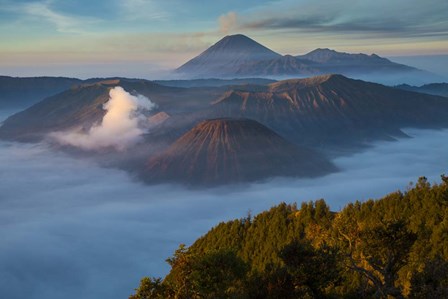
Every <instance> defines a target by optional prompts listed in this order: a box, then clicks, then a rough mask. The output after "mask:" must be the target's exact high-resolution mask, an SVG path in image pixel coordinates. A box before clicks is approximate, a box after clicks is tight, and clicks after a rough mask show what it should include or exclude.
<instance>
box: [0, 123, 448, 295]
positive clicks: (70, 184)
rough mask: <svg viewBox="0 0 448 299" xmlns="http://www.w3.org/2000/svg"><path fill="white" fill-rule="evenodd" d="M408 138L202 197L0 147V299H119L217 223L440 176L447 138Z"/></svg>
mask: <svg viewBox="0 0 448 299" xmlns="http://www.w3.org/2000/svg"><path fill="white" fill-rule="evenodd" d="M406 132H407V133H408V134H409V135H410V136H412V137H413V138H409V139H402V140H400V141H397V142H381V143H376V144H375V145H374V146H373V147H372V148H370V149H368V150H367V151H365V152H363V153H358V154H355V155H352V156H347V157H341V158H338V159H337V160H336V161H335V163H336V165H337V166H338V167H339V168H340V169H341V171H340V172H338V173H334V174H331V175H328V176H325V177H321V178H317V179H313V180H310V179H301V180H298V179H277V180H273V181H270V182H266V183H262V184H251V185H248V186H245V187H238V188H234V187H232V188H221V189H215V190H208V191H192V190H185V189H183V188H181V187H179V186H172V185H163V186H145V185H143V184H141V183H139V182H136V181H133V180H132V179H131V178H130V177H129V176H128V175H127V174H126V173H125V172H123V171H120V170H116V169H105V168H101V167H99V166H97V165H95V163H93V162H92V161H88V160H77V159H74V158H72V157H70V156H67V155H66V154H63V153H55V152H52V151H51V150H50V149H49V148H47V147H46V146H45V145H43V144H38V145H35V144H34V145H33V144H19V143H7V142H0V165H1V168H0V240H1V241H0V294H1V297H2V298H9V299H14V298H28V299H34V298H46V299H53V298H54V299H56V298H57V299H59V298H64V299H71V298H73V299H75V298H76V299H79V298H84V299H89V298H90V299H98V298H108V299H122V298H127V296H128V295H130V294H131V293H132V291H133V288H135V287H137V285H138V283H139V280H140V278H141V277H143V276H163V275H164V274H166V273H167V271H168V270H169V267H168V265H167V264H166V263H165V259H166V258H167V257H169V256H170V255H171V254H172V253H173V251H174V250H175V249H176V248H177V247H178V245H179V244H180V243H186V244H191V242H193V241H194V240H195V239H196V238H198V237H199V236H201V235H202V234H204V233H206V232H207V231H208V230H209V229H210V228H211V227H212V226H214V225H216V224H218V223H219V222H221V221H226V220H230V219H233V218H240V217H244V216H246V215H247V213H248V211H251V212H252V214H256V213H258V212H260V211H262V210H265V209H268V208H270V207H271V206H273V205H276V204H278V203H280V202H282V201H285V202H287V203H292V202H298V203H300V202H302V201H308V200H314V199H319V198H325V200H326V201H327V202H328V203H329V204H330V205H331V207H332V209H333V210H339V209H341V208H342V207H343V206H344V205H345V204H346V203H347V202H350V201H354V200H357V199H359V200H365V199H368V198H377V197H381V196H382V195H385V194H386V193H389V192H392V191H395V190H397V189H402V190H405V189H406V187H407V186H408V184H409V182H410V181H416V180H417V178H418V177H419V176H423V175H424V176H427V177H428V178H429V180H430V181H431V182H434V181H436V182H438V181H440V180H439V177H440V174H442V173H447V172H448V171H447V161H448V130H442V131H428V130H406Z"/></svg>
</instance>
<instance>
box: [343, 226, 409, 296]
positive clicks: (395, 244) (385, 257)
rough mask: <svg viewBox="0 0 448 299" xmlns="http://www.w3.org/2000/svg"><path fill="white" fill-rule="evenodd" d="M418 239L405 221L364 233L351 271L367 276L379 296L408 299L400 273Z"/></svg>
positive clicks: (350, 256)
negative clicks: (399, 282)
mask: <svg viewBox="0 0 448 299" xmlns="http://www.w3.org/2000/svg"><path fill="white" fill-rule="evenodd" d="M415 240H416V235H415V234H414V233H412V232H410V231H408V229H407V227H406V224H405V223H404V222H403V221H393V222H388V223H383V224H381V225H377V226H375V227H372V228H366V229H364V230H362V231H361V233H360V236H359V240H354V243H352V244H356V245H355V246H356V247H355V248H351V249H350V251H349V253H348V255H347V259H348V268H349V269H351V270H354V271H356V272H358V273H360V274H362V275H364V276H365V277H366V278H367V279H368V280H370V282H371V283H372V284H373V286H374V287H375V289H376V291H377V296H379V297H381V298H387V297H388V296H392V297H395V298H404V297H403V294H402V291H401V289H400V288H399V287H397V285H396V281H397V279H398V272H399V271H400V269H401V268H402V267H403V266H405V265H406V264H407V262H408V258H409V253H410V251H411V247H412V245H413V244H414V242H415Z"/></svg>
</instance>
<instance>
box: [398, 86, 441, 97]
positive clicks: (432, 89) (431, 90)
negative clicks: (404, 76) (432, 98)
mask: <svg viewBox="0 0 448 299" xmlns="http://www.w3.org/2000/svg"><path fill="white" fill-rule="evenodd" d="M395 87H396V88H398V89H403V90H409V91H415V92H421V93H426V94H432V95H437V96H442V97H448V83H431V84H425V85H422V86H411V85H408V84H401V85H397V86H395Z"/></svg>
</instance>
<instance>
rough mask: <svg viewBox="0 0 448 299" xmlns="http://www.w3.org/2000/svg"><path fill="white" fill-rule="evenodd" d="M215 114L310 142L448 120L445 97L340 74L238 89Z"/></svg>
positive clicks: (392, 132)
mask: <svg viewBox="0 0 448 299" xmlns="http://www.w3.org/2000/svg"><path fill="white" fill-rule="evenodd" d="M213 110H214V113H215V116H217V117H218V116H230V117H244V118H250V119H254V120H257V121H259V122H261V123H263V124H264V125H267V126H268V127H270V128H271V129H273V130H275V131H276V132H278V133H280V134H281V135H282V136H284V137H286V138H288V139H290V140H294V141H296V142H299V143H306V144H312V145H316V144H334V145H338V144H341V145H342V144H343V143H346V142H349V141H354V142H356V143H360V142H363V141H370V140H372V139H376V138H390V137H391V136H400V135H402V133H401V131H400V128H403V127H407V126H409V127H438V126H447V125H448V101H446V99H444V98H441V97H437V96H430V95H423V94H419V93H413V92H408V91H402V90H398V89H394V88H390V87H386V86H383V85H380V84H375V83H368V82H364V81H360V80H353V79H349V78H346V77H344V76H341V75H325V76H317V77H312V78H308V79H295V80H284V81H279V82H276V83H273V84H270V85H268V86H267V87H266V90H264V91H258V92H253V91H245V90H233V91H231V92H228V93H226V94H225V95H224V96H223V97H222V98H221V99H220V100H218V101H217V102H216V103H215V104H214V106H213Z"/></svg>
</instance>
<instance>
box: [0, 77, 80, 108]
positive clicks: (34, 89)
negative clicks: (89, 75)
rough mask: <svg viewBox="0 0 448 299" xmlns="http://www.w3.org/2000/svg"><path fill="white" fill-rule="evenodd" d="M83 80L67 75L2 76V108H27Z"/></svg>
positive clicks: (0, 81)
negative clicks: (67, 76)
mask: <svg viewBox="0 0 448 299" xmlns="http://www.w3.org/2000/svg"><path fill="white" fill-rule="evenodd" d="M81 82H82V81H81V80H79V79H75V78H65V77H28V78H20V77H8V76H0V109H4V108H16V107H18V108H22V109H23V108H25V107H27V106H31V105H32V104H35V103H37V102H39V101H40V100H42V99H44V98H46V97H48V96H50V95H54V94H56V93H59V92H61V91H64V90H66V89H68V88H70V87H71V86H73V85H76V84H80V83H81Z"/></svg>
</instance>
